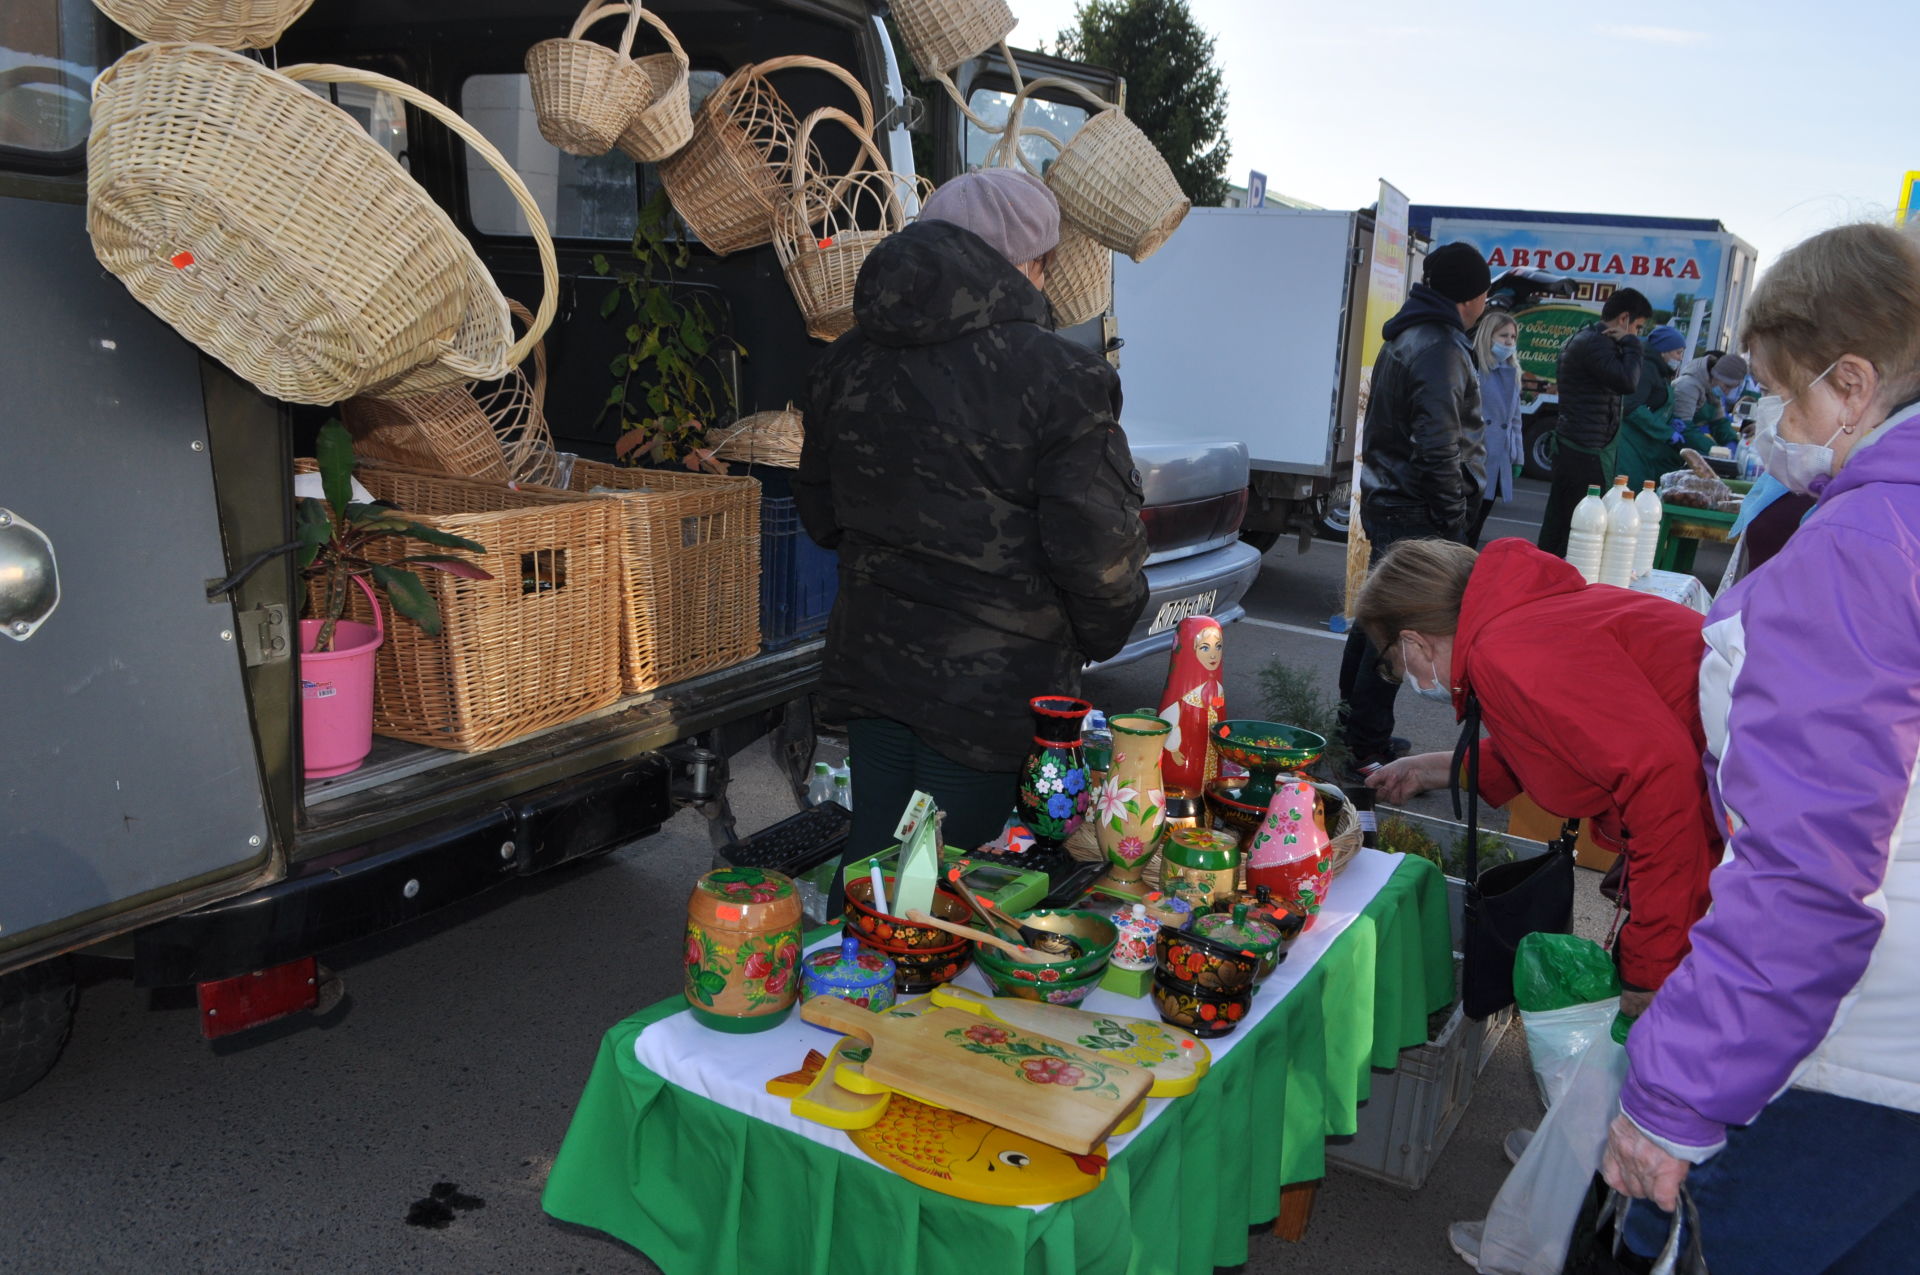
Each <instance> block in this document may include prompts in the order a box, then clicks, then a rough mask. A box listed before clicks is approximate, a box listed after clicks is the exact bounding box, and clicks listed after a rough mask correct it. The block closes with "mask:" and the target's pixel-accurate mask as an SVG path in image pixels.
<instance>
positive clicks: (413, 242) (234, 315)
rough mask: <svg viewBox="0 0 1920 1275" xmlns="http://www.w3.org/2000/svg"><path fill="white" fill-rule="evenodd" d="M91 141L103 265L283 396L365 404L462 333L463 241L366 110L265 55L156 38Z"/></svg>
mask: <svg viewBox="0 0 1920 1275" xmlns="http://www.w3.org/2000/svg"><path fill="white" fill-rule="evenodd" d="M322 70H324V71H326V74H322V73H321V71H322ZM313 71H314V73H313V74H311V75H310V76H309V77H308V78H309V79H312V80H320V79H323V78H338V79H341V80H346V79H349V78H353V79H358V80H361V81H363V82H364V81H365V80H367V79H373V80H379V81H380V82H381V87H383V88H394V87H397V88H401V89H405V88H406V86H405V85H399V84H398V83H397V82H396V81H389V80H385V79H384V78H383V77H378V76H373V77H369V76H367V75H366V73H365V72H351V71H348V70H346V69H345V68H314V69H313ZM407 92H408V93H409V94H412V92H413V91H412V90H410V89H409V90H407ZM441 109H442V110H444V109H445V108H441ZM456 118H457V117H456ZM87 147H88V155H87V159H88V162H87V230H88V233H89V234H90V235H91V236H92V238H93V248H94V253H95V255H96V256H98V257H99V259H100V262H101V264H102V265H104V266H106V268H107V269H108V270H110V271H112V272H113V273H114V274H115V275H117V276H119V278H120V280H121V281H122V282H123V283H125V284H126V285H127V288H128V290H129V291H131V292H132V293H133V295H134V296H135V297H137V298H139V300H140V301H141V302H142V303H143V304H145V305H146V306H147V307H148V308H149V309H151V310H153V311H154V312H155V313H156V314H158V315H159V316H160V317H161V318H162V319H165V320H166V321H167V322H168V323H170V324H172V325H173V327H174V328H175V329H176V330H178V331H179V332H180V333H181V334H182V335H183V336H185V337H186V338H187V339H188V340H190V341H192V342H193V343H194V344H195V345H198V346H199V347H200V348H201V349H202V350H205V351H206V352H207V353H208V354H210V355H212V356H213V357H214V358H217V359H219V360H220V361H221V362H222V363H225V364H226V365H227V366H228V367H230V368H232V369H233V370H234V371H235V372H237V373H239V374H240V376H242V377H244V378H245V379H246V380H249V381H251V382H252V383H253V384H255V385H256V386H258V387H259V388H260V389H261V390H263V391H265V392H266V393H268V394H271V395H273V396H274V397H276V398H281V399H285V400H287V401H289V402H294V403H311V404H322V405H324V404H328V403H334V402H338V401H339V400H341V399H343V398H351V397H352V396H353V395H355V394H358V393H359V392H361V391H362V390H364V389H367V388H368V387H370V386H372V385H376V384H379V383H381V382H383V381H386V380H389V379H391V378H394V377H397V376H400V375H403V374H404V373H406V372H407V371H409V370H410V369H412V368H415V367H418V366H420V365H422V364H425V363H430V362H433V361H434V360H436V359H438V358H440V357H441V356H442V355H443V354H444V353H446V351H447V349H448V348H449V343H450V342H451V340H452V338H453V336H454V334H455V332H456V331H457V330H458V329H459V327H460V326H461V323H462V320H463V317H464V315H465V312H466V308H467V302H468V296H467V294H468V289H469V286H470V279H469V273H468V270H467V263H468V261H469V259H471V258H472V255H473V250H472V248H471V247H470V246H469V245H468V244H467V241H466V239H465V237H464V236H462V235H461V234H460V232H459V231H458V230H457V229H456V228H455V227H454V224H453V222H452V221H451V220H449V219H448V217H447V215H446V213H444V212H442V211H441V210H440V209H439V208H438V207H437V206H436V205H435V204H434V202H433V201H432V200H431V199H430V198H428V196H427V194H426V192H425V191H423V190H422V189H421V188H420V186H419V184H418V183H417V182H415V181H414V180H413V178H412V177H410V176H408V175H407V172H406V170H405V169H403V168H401V167H400V165H399V164H398V163H397V162H396V161H395V160H394V158H393V156H391V155H389V154H388V153H387V152H386V150H385V149H384V148H383V147H381V146H380V145H379V144H378V143H376V142H375V141H374V140H373V139H372V138H370V137H368V136H367V134H366V133H365V132H364V131H363V130H362V129H361V128H360V126H359V125H358V124H357V123H355V122H354V120H353V117H352V116H350V115H348V114H347V113H346V112H345V111H343V110H340V109H339V108H338V107H335V106H332V105H330V104H329V103H327V102H325V101H323V100H322V99H321V98H319V97H317V96H316V95H314V94H313V93H310V92H308V91H307V90H306V89H304V88H301V87H300V85H298V84H296V83H294V82H293V81H292V80H290V79H288V78H287V77H286V76H284V75H280V74H276V73H275V72H273V71H270V70H268V69H267V68H265V67H263V66H261V65H260V64H259V63H257V62H254V61H252V60H250V59H248V58H244V57H242V56H240V55H239V54H237V53H229V52H227V51H226V50H224V49H216V48H214V47H212V46H211V45H204V44H145V45H141V46H140V47H138V48H136V49H134V50H133V51H132V52H130V53H128V54H127V55H126V56H125V57H123V58H121V59H120V60H119V61H118V62H116V63H115V64H114V65H113V66H111V67H108V68H107V69H106V70H105V71H104V72H102V73H101V75H100V77H99V79H98V80H96V81H95V83H94V103H93V126H92V131H91V133H90V134H89V136H88V140H87ZM500 321H501V323H502V324H504V323H505V322H506V308H505V306H504V305H502V307H501V311H500Z"/></svg>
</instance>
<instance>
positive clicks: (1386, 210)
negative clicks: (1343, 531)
mask: <svg viewBox="0 0 1920 1275" xmlns="http://www.w3.org/2000/svg"><path fill="white" fill-rule="evenodd" d="M1407 259H1408V254H1407V197H1406V196H1405V195H1403V194H1401V193H1400V192H1399V191H1398V190H1396V189H1395V188H1394V187H1393V186H1392V185H1391V184H1390V183H1388V182H1387V181H1385V180H1382V181H1381V183H1380V201H1379V202H1378V203H1377V204H1375V205H1374V209H1373V252H1372V254H1371V262H1372V265H1371V267H1370V268H1369V270H1368V272H1367V317H1366V322H1365V325H1364V327H1363V328H1362V332H1361V338H1360V411H1359V414H1358V416H1356V418H1355V421H1356V425H1355V428H1356V429H1357V430H1358V431H1359V440H1358V442H1357V444H1356V445H1355V447H1354V449H1353V497H1352V503H1351V505H1350V506H1349V510H1348V512H1349V517H1348V519H1347V596H1346V615H1347V618H1348V619H1349V620H1351V619H1352V618H1353V604H1354V600H1355V599H1356V598H1357V597H1358V596H1359V594H1360V586H1361V584H1363V583H1364V582H1365V581H1366V578H1367V559H1368V557H1369V556H1370V555H1371V553H1372V547H1371V546H1370V545H1368V543H1367V533H1366V532H1365V531H1364V530H1363V529H1362V528H1361V526H1360V467H1361V464H1362V462H1363V460H1364V457H1365V452H1366V445H1367V389H1368V387H1369V386H1371V385H1372V384H1373V361H1374V359H1375V358H1377V357H1379V354H1380V347H1381V346H1382V345H1384V344H1385V343H1386V338H1385V337H1383V336H1382V335H1381V334H1380V329H1381V328H1383V327H1385V326H1386V322H1387V320H1388V319H1391V318H1392V317H1393V316H1394V315H1395V314H1396V313H1397V312H1398V311H1399V309H1400V307H1401V306H1403V305H1405V304H1406V301H1407V289H1408V287H1409V286H1411V285H1410V282H1409V280H1408V278H1407Z"/></svg>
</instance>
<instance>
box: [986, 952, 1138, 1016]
mask: <svg viewBox="0 0 1920 1275" xmlns="http://www.w3.org/2000/svg"><path fill="white" fill-rule="evenodd" d="M1014 971H1018V972H1017V973H1015V972H1014ZM980 972H981V973H983V974H985V975H986V976H987V981H988V982H989V983H991V984H993V990H994V992H995V993H996V994H997V995H1000V996H1018V997H1019V998H1020V999H1021V1000H1027V1001H1043V1002H1045V1003H1046V1004H1048V1005H1078V1004H1079V1003H1080V1002H1081V1001H1083V1000H1085V999H1087V997H1088V996H1089V995H1091V994H1092V992H1093V989H1094V988H1096V987H1098V986H1100V980H1101V978H1102V977H1103V976H1105V974H1106V972H1107V963H1106V962H1105V961H1102V962H1100V964H1099V965H1098V966H1096V967H1095V968H1094V969H1093V971H1092V972H1091V973H1086V974H1082V975H1080V976H1079V977H1078V978H1061V977H1059V972H1058V971H1057V970H1055V969H1054V968H1053V967H1052V966H1050V965H1048V966H1038V967H1036V966H1031V965H1028V966H1014V967H1013V970H1011V971H1010V970H1003V969H997V968H995V967H993V966H991V965H988V964H987V963H986V962H985V961H982V962H980ZM1048 975H1053V977H1052V978H1048Z"/></svg>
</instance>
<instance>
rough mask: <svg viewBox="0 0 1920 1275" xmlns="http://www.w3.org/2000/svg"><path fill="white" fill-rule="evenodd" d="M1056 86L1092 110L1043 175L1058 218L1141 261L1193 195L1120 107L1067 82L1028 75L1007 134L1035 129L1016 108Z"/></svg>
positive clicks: (1190, 204) (1023, 157)
mask: <svg viewBox="0 0 1920 1275" xmlns="http://www.w3.org/2000/svg"><path fill="white" fill-rule="evenodd" d="M1043 88H1058V89H1063V90H1065V91H1067V92H1071V93H1074V94H1076V95H1078V96H1080V97H1083V98H1085V99H1086V100H1087V102H1088V103H1089V104H1091V105H1092V106H1093V108H1094V112H1095V113H1094V114H1093V116H1092V117H1091V118H1089V119H1088V120H1087V122H1086V123H1085V124H1082V125H1081V126H1080V131H1079V132H1077V133H1075V134H1074V135H1073V137H1072V139H1071V140H1069V141H1067V142H1066V143H1064V144H1062V143H1060V142H1059V141H1058V140H1057V139H1056V140H1055V141H1054V144H1055V145H1056V146H1059V148H1060V154H1059V157H1058V158H1056V159H1055V160H1054V161H1053V163H1052V164H1051V165H1050V166H1049V167H1048V168H1047V170H1046V173H1045V174H1044V177H1043V180H1045V182H1046V183H1047V186H1048V187H1049V188H1050V189H1051V190H1052V191H1053V194H1054V198H1056V199H1058V200H1059V201H1060V216H1061V219H1062V220H1063V221H1068V222H1072V223H1073V224H1074V225H1075V226H1077V227H1079V229H1080V230H1082V231H1084V232H1085V233H1086V234H1088V235H1090V236H1091V237H1093V238H1094V239H1097V240H1099V241H1100V242H1101V243H1103V244H1105V245H1106V246H1107V247H1109V248H1111V249H1113V250H1114V251H1115V252H1124V253H1126V254H1127V255H1128V256H1129V257H1132V258H1133V259H1134V260H1135V261H1145V260H1146V259H1147V258H1148V257H1151V256H1152V255H1153V254H1154V253H1155V252H1156V251H1157V250H1158V249H1159V247H1160V245H1161V244H1163V243H1165V242H1166V241H1167V239H1168V237H1169V236H1171V235H1172V234H1173V232H1174V231H1175V230H1176V229H1178V228H1179V225H1180V222H1181V221H1182V220H1183V219H1184V218H1185V217H1186V215H1187V212H1188V210H1189V209H1191V208H1192V207H1193V201H1192V200H1191V199H1188V198H1187V197H1186V195H1184V194H1182V193H1181V190H1180V183H1179V182H1178V181H1176V180H1175V179H1174V176H1173V170H1172V169H1171V168H1169V167H1167V161H1166V160H1165V159H1164V158H1163V157H1162V156H1161V154H1160V152H1159V150H1158V149H1157V148H1156V147H1155V146H1154V144H1153V139H1151V138H1149V137H1148V136H1147V135H1146V134H1145V133H1143V132H1141V131H1140V126H1139V125H1137V124H1135V123H1134V122H1133V121H1132V120H1130V119H1128V118H1127V117H1126V115H1125V113H1124V112H1122V111H1121V110H1120V108H1119V107H1117V106H1115V105H1113V103H1111V102H1107V101H1103V100H1102V99H1101V98H1100V97H1099V96H1098V95H1096V94H1094V93H1092V92H1090V91H1089V90H1088V89H1086V88H1085V87H1084V86H1082V85H1079V84H1076V83H1074V82H1073V81H1072V80H1064V79H1058V78H1052V77H1049V78H1046V79H1038V80H1031V81H1029V82H1028V83H1027V84H1026V85H1025V86H1024V87H1023V88H1022V89H1021V90H1020V92H1019V93H1018V94H1016V95H1015V100H1014V105H1013V108H1012V110H1011V112H1010V114H1009V116H1008V129H1009V131H1010V132H1013V131H1016V130H1017V131H1019V132H1020V133H1023V134H1025V135H1031V134H1033V133H1035V132H1039V131H1040V130H1035V129H1024V128H1022V127H1021V126H1020V123H1019V121H1020V116H1021V112H1022V110H1023V109H1024V107H1025V104H1026V102H1027V100H1028V99H1029V98H1030V97H1031V96H1032V94H1033V93H1034V92H1035V91H1036V90H1038V89H1043ZM1011 150H1012V152H1013V155H1014V156H1015V158H1017V159H1018V160H1019V161H1020V163H1021V164H1022V165H1023V166H1025V167H1026V169H1027V170H1028V171H1029V172H1032V173H1033V174H1034V175H1035V176H1036V177H1039V176H1042V174H1040V173H1039V172H1038V170H1036V169H1035V168H1034V167H1033V162H1032V161H1031V160H1030V159H1028V158H1027V156H1026V154H1025V153H1024V152H1023V151H1021V150H1020V148H1019V147H1018V146H1015V147H1012V148H1011Z"/></svg>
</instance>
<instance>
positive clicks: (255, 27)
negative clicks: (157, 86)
mask: <svg viewBox="0 0 1920 1275" xmlns="http://www.w3.org/2000/svg"><path fill="white" fill-rule="evenodd" d="M93 3H94V5H95V7H96V8H98V9H99V10H100V12H102V13H104V14H106V15H107V16H108V17H109V18H112V19H113V20H114V21H115V22H116V23H118V24H119V25H120V26H122V27H125V28H126V29H127V30H129V31H131V32H133V33H134V34H135V35H137V36H139V37H140V38H141V39H142V40H161V41H165V40H191V41H196V42H198V43H201V44H212V45H217V46H219V47H220V48H223V49H264V48H266V47H267V46H269V45H272V44H278V43H279V42H280V33H281V32H283V31H285V30H286V29H287V28H288V27H290V26H292V25H293V23H294V20H295V19H296V18H298V17H299V16H300V15H301V14H303V13H305V12H306V11H307V9H308V8H309V7H311V6H312V4H313V0H93Z"/></svg>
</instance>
